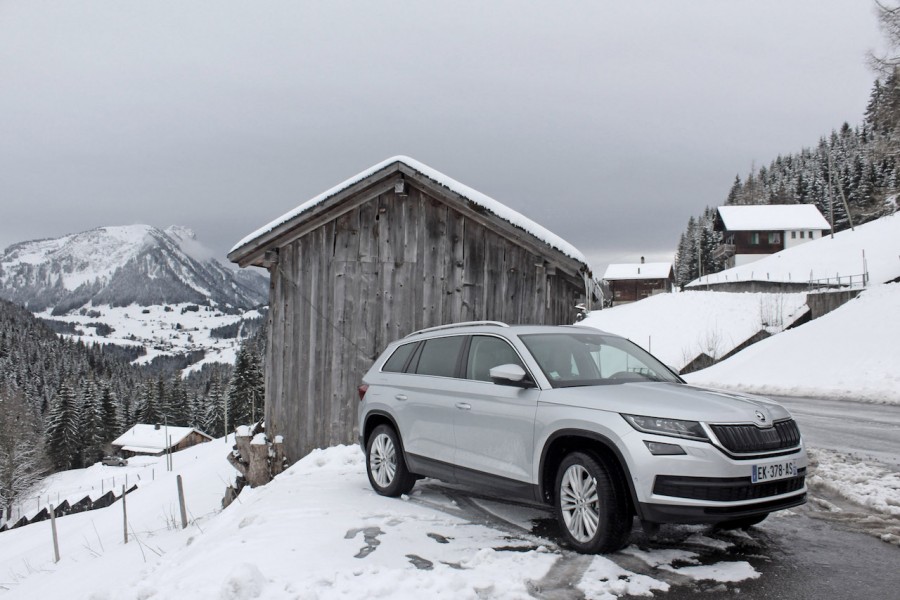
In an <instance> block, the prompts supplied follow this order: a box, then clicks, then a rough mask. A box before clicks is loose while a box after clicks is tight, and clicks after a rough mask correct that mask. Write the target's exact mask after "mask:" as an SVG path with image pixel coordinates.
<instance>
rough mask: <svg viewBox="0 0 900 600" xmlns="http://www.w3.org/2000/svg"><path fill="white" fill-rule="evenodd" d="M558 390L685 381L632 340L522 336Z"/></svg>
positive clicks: (579, 335) (597, 336)
mask: <svg viewBox="0 0 900 600" xmlns="http://www.w3.org/2000/svg"><path fill="white" fill-rule="evenodd" d="M520 337H521V339H522V342H523V343H524V344H525V346H526V347H527V348H528V351H529V352H531V354H532V356H534V359H535V360H536V361H537V363H538V365H539V366H540V367H541V370H542V371H543V372H544V375H545V376H546V377H547V379H548V380H549V381H550V385H552V386H553V387H554V388H560V387H577V386H587V385H609V384H618V383H629V382H631V383H635V382H647V381H670V382H680V381H681V380H680V379H679V378H678V377H677V376H675V375H673V374H672V372H671V371H669V370H668V369H667V368H666V367H665V366H664V365H663V364H662V363H661V362H659V361H658V360H656V359H655V358H654V357H653V356H651V355H650V354H649V353H647V352H646V351H644V350H643V349H642V348H640V347H639V346H637V345H636V344H633V343H632V342H629V341H628V340H625V339H622V338H618V337H613V336H607V335H603V334H599V333H575V332H573V333H536V334H529V335H522V336H520Z"/></svg>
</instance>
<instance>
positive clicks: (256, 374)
mask: <svg viewBox="0 0 900 600" xmlns="http://www.w3.org/2000/svg"><path fill="white" fill-rule="evenodd" d="M264 389H265V385H264V378H263V372H262V361H261V360H260V357H259V355H258V354H257V353H256V352H255V351H254V349H253V348H251V347H250V345H249V344H244V345H243V346H242V347H241V350H240V351H239V352H238V357H237V361H236V363H235V366H234V374H233V375H232V376H231V385H230V386H229V388H228V422H229V424H232V425H233V426H237V425H246V424H250V423H253V422H255V421H257V420H259V419H260V418H261V417H262V407H263V398H264Z"/></svg>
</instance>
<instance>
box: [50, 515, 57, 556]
mask: <svg viewBox="0 0 900 600" xmlns="http://www.w3.org/2000/svg"><path fill="white" fill-rule="evenodd" d="M50 529H51V530H52V531H53V562H55V563H58V562H59V538H58V537H57V535H56V511H55V510H54V508H53V505H52V504H51V505H50Z"/></svg>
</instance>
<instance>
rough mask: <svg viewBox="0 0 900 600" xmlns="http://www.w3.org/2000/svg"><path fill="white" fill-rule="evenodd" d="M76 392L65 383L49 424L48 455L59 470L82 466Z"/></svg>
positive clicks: (55, 403)
mask: <svg viewBox="0 0 900 600" xmlns="http://www.w3.org/2000/svg"><path fill="white" fill-rule="evenodd" d="M78 420H79V419H78V409H77V407H76V405H75V391H74V390H73V389H72V386H71V385H69V384H68V383H65V382H64V383H63V384H62V385H61V386H60V388H59V391H58V392H57V393H56V399H55V402H54V403H53V405H52V407H51V409H50V415H49V418H48V423H47V454H48V455H49V458H50V461H51V462H52V464H53V466H54V467H55V468H56V469H57V470H66V469H72V468H77V467H80V466H81V462H80V461H81V457H80V452H79V450H80V446H81V444H80V442H79V439H78Z"/></svg>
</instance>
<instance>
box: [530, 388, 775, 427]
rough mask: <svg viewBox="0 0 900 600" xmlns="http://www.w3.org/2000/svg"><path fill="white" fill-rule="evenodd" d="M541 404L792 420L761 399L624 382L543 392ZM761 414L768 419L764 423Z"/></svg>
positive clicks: (730, 419)
mask: <svg viewBox="0 0 900 600" xmlns="http://www.w3.org/2000/svg"><path fill="white" fill-rule="evenodd" d="M540 401H541V402H547V403H551V404H560V405H566V406H577V407H581V408H593V409H598V410H607V411H612V412H618V413H626V414H632V415H643V416H650V417H661V418H668V419H683V420H687V421H704V422H706V423H756V424H770V423H772V422H773V421H777V420H780V419H786V418H789V417H790V416H791V415H790V413H789V412H788V411H787V410H786V409H785V408H784V407H782V406H781V405H780V404H778V403H776V402H773V401H772V400H769V399H767V398H762V397H760V396H752V395H749V394H741V393H738V392H729V391H723V390H715V389H709V388H702V387H696V386H692V385H685V384H681V383H657V382H647V383H622V384H616V385H595V386H585V387H571V388H556V389H553V390H546V391H543V392H541V399H540ZM757 412H759V413H761V414H762V416H763V417H764V418H765V421H762V420H761V419H760V418H759V415H757V414H756V413H757Z"/></svg>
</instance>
